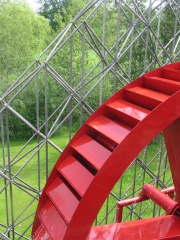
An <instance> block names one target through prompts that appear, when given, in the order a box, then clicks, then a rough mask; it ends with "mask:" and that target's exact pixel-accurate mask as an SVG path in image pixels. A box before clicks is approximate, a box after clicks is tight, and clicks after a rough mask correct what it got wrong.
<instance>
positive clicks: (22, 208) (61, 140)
mask: <svg viewBox="0 0 180 240" xmlns="http://www.w3.org/2000/svg"><path fill="white" fill-rule="evenodd" d="M51 141H52V142H54V143H55V144H56V145H57V146H59V147H60V148H61V149H64V148H65V147H66V145H67V143H68V142H69V137H68V133H66V131H65V132H64V133H63V134H62V133H61V134H60V136H55V137H53V138H52V139H51ZM24 144H25V141H15V142H11V143H10V159H11V160H12V159H13V158H14V156H16V154H17V153H18V152H19V151H20V150H21V149H22V148H23V146H24ZM36 145H37V142H36V141H35V140H33V141H31V142H30V143H29V144H28V145H27V147H26V148H25V149H24V150H22V152H21V153H19V157H18V158H15V159H14V161H13V163H14V164H13V165H12V167H11V171H12V173H14V174H17V173H18V174H17V176H18V178H20V179H22V180H23V181H24V182H26V183H27V184H29V186H32V187H33V189H31V191H29V189H27V192H29V193H30V194H32V195H33V196H37V193H36V192H35V191H36V190H38V189H42V188H43V186H44V184H45V182H46V177H45V176H46V174H47V169H46V161H47V160H48V163H49V164H48V174H49V173H50V172H51V169H52V168H53V166H54V165H55V163H56V161H57V159H58V157H59V155H60V153H59V152H58V151H57V150H55V149H54V148H53V147H52V146H51V145H50V144H48V159H46V153H47V149H46V145H45V144H44V145H42V146H41V148H40V149H39V156H40V161H38V156H37V154H35V151H36V150H37V148H34V147H35V146H36ZM33 148H34V149H33ZM32 149H33V150H32ZM30 150H32V151H30ZM29 151H30V152H29ZM158 151H159V145H158V144H155V143H151V144H150V145H149V146H148V150H145V151H143V152H142V153H141V154H140V155H139V158H140V159H141V160H142V161H143V162H144V163H146V165H147V166H148V168H149V170H150V171H151V172H153V173H154V174H155V175H157V174H159V173H160V172H161V171H159V170H162V169H164V168H165V167H166V166H165V165H166V161H164V162H163V163H162V164H161V166H159V162H160V158H161V159H163V154H164V150H163V151H161V153H159V154H157V152H158ZM28 152H29V153H28ZM25 153H26V155H25V156H24V154H25ZM33 154H34V157H32V156H33ZM160 154H161V156H160ZM5 156H6V158H5V159H6V165H7V164H8V151H7V146H6V147H5ZM21 156H22V159H21ZM31 157H32V159H31V160H30V161H29V159H30V158H31ZM1 158H2V156H1ZM151 159H154V160H153V161H152V162H151ZM38 164H39V166H38ZM19 169H22V170H21V171H19ZM38 169H40V170H38ZM0 170H3V166H2V161H1V165H0ZM38 171H40V176H41V178H40V182H39V183H38V182H37V179H38ZM7 176H9V174H8V173H7ZM169 178H170V172H169V171H167V172H166V174H164V175H162V176H161V177H160V180H161V181H162V182H166V181H168V179H169ZM150 181H151V182H152V177H150V176H149V175H148V174H144V170H143V169H142V168H141V167H140V166H139V165H138V164H137V162H135V163H133V164H131V166H130V167H129V168H128V169H127V171H126V172H125V173H124V175H123V177H122V182H120V181H119V182H118V183H117V184H116V185H115V186H114V188H113V190H112V192H113V193H114V194H115V195H116V196H118V197H120V198H122V199H126V198H131V197H133V196H134V195H133V194H134V192H135V196H138V194H139V193H140V192H141V188H142V183H143V182H144V183H147V182H150ZM133 182H135V185H134V184H132V183H133ZM6 183H8V182H5V181H4V180H3V179H2V178H1V179H0V190H1V194H0V224H4V225H5V226H7V216H8V220H9V225H11V221H12V219H11V215H12V214H11V207H13V209H14V212H13V215H14V219H17V220H16V223H17V225H16V226H15V230H16V231H17V232H20V233H22V232H23V231H24V230H25V229H27V228H28V226H29V225H30V224H31V223H32V221H33V217H34V215H32V216H30V217H29V218H28V219H26V220H25V221H24V218H25V217H26V216H28V215H30V214H33V213H34V212H35V209H36V207H37V204H38V200H35V201H32V199H33V198H32V197H31V196H30V195H29V194H28V193H26V192H25V191H23V190H21V189H20V188H19V186H21V187H22V188H23V189H25V188H26V187H27V186H25V185H24V184H23V182H21V181H20V180H19V179H17V178H14V182H12V184H11V185H8V186H7V188H6V191H5V190H4V191H2V189H3V187H4V185H5V184H6ZM152 183H153V184H154V182H152ZM16 185H18V187H17V186H16ZM38 185H39V186H38ZM121 185H122V188H121V187H120V186H121ZM27 188H28V187H27ZM33 190H34V191H33ZM6 197H7V200H8V206H7V208H6V204H5V202H6ZM11 199H12V201H11ZM116 204H117V200H116V199H115V198H114V197H113V196H109V197H108V199H107V200H106V202H105V204H104V205H103V206H102V208H101V210H100V212H99V214H98V220H97V223H100V222H102V224H107V223H111V222H113V221H115V213H116ZM27 205H29V206H28V208H27V209H26V206H27ZM146 206H147V202H146V203H142V204H138V205H136V204H134V205H132V206H130V208H132V207H133V209H135V211H136V212H142V211H143V209H144V208H145V207H146ZM153 210H154V205H153V204H151V206H150V207H149V208H148V210H147V211H146V212H145V213H144V214H143V217H149V216H151V215H152V212H153ZM107 212H109V214H108V215H107ZM20 213H23V214H22V216H21V217H19V214H20ZM123 216H124V217H125V218H126V219H127V220H131V219H136V218H137V217H136V215H132V214H131V211H130V210H129V209H127V208H124V211H123ZM102 219H103V220H102ZM1 231H2V232H4V228H3V227H2V226H1V225H0V232H1ZM30 234H31V226H30V228H29V230H28V231H27V232H26V233H25V235H26V236H27V237H30ZM11 236H12V235H11ZM15 239H18V237H17V238H15Z"/></svg>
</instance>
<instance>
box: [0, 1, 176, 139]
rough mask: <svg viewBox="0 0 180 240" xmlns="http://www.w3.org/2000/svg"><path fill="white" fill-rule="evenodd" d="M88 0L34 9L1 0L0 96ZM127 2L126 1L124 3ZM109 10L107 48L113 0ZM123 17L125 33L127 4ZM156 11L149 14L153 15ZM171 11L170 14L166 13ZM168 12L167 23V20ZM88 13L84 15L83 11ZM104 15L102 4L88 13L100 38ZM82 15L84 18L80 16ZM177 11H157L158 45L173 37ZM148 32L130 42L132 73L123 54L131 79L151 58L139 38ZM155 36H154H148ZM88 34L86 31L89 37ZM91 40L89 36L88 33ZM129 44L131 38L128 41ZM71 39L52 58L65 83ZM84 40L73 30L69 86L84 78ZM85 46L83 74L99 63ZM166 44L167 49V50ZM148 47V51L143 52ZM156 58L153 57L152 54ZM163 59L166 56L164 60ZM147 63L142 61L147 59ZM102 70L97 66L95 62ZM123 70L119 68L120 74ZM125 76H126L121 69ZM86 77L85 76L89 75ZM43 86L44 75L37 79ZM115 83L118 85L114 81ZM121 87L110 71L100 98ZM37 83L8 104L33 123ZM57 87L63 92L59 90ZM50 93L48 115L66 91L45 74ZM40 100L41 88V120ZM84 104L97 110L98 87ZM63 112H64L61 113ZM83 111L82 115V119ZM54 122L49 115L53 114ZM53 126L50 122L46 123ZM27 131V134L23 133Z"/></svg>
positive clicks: (112, 34)
mask: <svg viewBox="0 0 180 240" xmlns="http://www.w3.org/2000/svg"><path fill="white" fill-rule="evenodd" d="M87 2H88V1H87V0H73V1H72V0H59V1H52V0H46V1H45V0H39V4H40V8H39V10H38V13H36V12H34V11H33V10H32V9H31V8H30V7H29V6H28V4H27V3H26V1H25V0H14V1H12V0H8V1H7V0H0V23H1V24H0V95H2V93H4V92H5V90H7V89H8V87H9V86H11V85H12V84H13V82H14V81H15V80H16V79H17V78H18V77H19V76H20V74H21V73H22V72H23V71H24V70H25V69H26V68H27V66H29V65H30V64H31V62H32V61H33V60H34V59H36V58H37V57H38V56H39V54H40V53H41V52H42V51H43V50H44V49H45V48H46V46H47V45H48V44H49V43H50V42H51V41H52V39H54V37H55V36H57V34H58V33H59V32H60V31H61V30H62V29H63V28H64V27H65V26H66V25H67V24H68V23H69V22H70V21H71V20H72V19H73V18H74V17H75V16H76V15H77V13H79V11H80V10H81V9H82V8H83V6H85V5H86V4H87ZM126 2H127V6H128V4H131V3H128V1H126ZM137 4H138V5H139V6H140V7H141V8H142V9H145V8H146V1H137ZM107 5H108V7H107V13H106V34H105V44H106V47H107V49H110V48H112V46H113V44H114V43H115V39H116V29H115V27H114V26H116V21H117V11H116V5H115V4H114V1H112V0H109V1H107ZM127 14H128V19H129V21H127V16H125V15H123V13H122V14H121V22H120V24H121V26H120V28H121V30H120V33H122V34H123V31H124V30H125V29H128V28H129V27H130V26H131V24H132V22H131V19H132V17H133V16H132V12H131V11H130V9H128V8H127ZM153 14H155V12H154V13H152V16H153ZM170 15H171V16H170ZM167 16H168V22H167ZM85 17H86V16H85ZM102 19H103V6H102V7H100V8H99V9H98V11H97V13H96V14H94V15H93V17H92V18H89V20H88V25H89V26H90V27H92V26H93V30H94V32H95V34H96V36H97V37H99V39H101V37H102V28H100V27H99V26H100V25H102V24H101V22H102ZM80 20H82V19H80ZM174 22H175V15H173V11H172V9H171V6H170V5H169V7H167V8H166V10H165V11H164V12H163V13H162V15H161V31H160V35H159V41H160V42H161V43H162V45H164V46H165V45H166V44H167V43H168V41H169V39H170V38H171V37H172V36H173V31H174ZM153 24H154V27H155V28H157V24H158V23H157V20H155V21H154V22H153ZM143 28H144V25H143V24H142V23H139V25H138V29H137V32H134V34H135V35H136V34H138V32H140V31H141V29H143ZM146 34H147V33H146V31H145V32H144V35H143V36H142V38H139V40H137V41H136V44H134V45H133V46H132V49H131V51H132V52H133V58H132V66H133V68H132V69H131V72H129V70H128V67H129V54H130V52H129V51H128V52H127V54H124V55H123V57H122V58H121V66H122V67H123V70H124V72H129V76H131V79H135V78H136V77H138V76H139V75H140V74H141V73H142V72H143V70H144V66H145V63H144V62H143V59H144V56H145V54H147V63H148V61H149V62H151V60H152V52H154V50H155V46H153V45H152V46H149V48H148V50H147V49H145V48H144V47H142V46H143V45H144V42H143V39H147V36H146ZM150 37H152V38H153V37H154V36H149V38H150ZM87 38H88V36H87ZM88 40H89V41H90V43H91V42H92V39H90V38H88ZM123 41H124V39H123V38H122V40H121V41H120V42H119V43H118V44H119V46H118V47H119V48H120V46H121V45H122V44H123ZM95 42H96V44H97V46H98V45H99V44H100V42H98V40H97V39H96V40H95ZM130 43H131V39H129V42H128V43H127V44H130ZM68 44H69V43H67V44H66V45H65V46H64V47H63V52H62V51H61V52H60V53H59V54H57V56H55V57H54V58H53V59H52V60H51V63H50V64H51V66H53V68H54V69H56V71H57V72H60V73H61V76H63V79H65V80H66V81H68V82H69V71H70V70H69V65H70V64H69V62H70V54H69V45H68ZM81 45H82V39H81V37H80V34H78V33H77V34H75V35H74V37H73V54H74V57H73V66H72V68H73V76H72V79H73V82H72V85H73V88H75V87H77V86H78V84H79V83H80V82H81V79H82V46H81ZM85 48H86V50H85V56H84V61H85V66H86V68H85V70H84V75H86V74H87V73H89V72H90V70H91V69H92V68H93V67H94V66H95V64H97V63H98V61H99V60H100V58H99V56H98V55H97V54H96V53H95V51H93V50H92V49H90V48H88V47H86V46H85ZM168 49H169V50H168ZM115 51H116V48H115V47H114V49H113V50H112V51H111V54H112V55H113V56H114V55H115V54H116V52H115ZM145 51H147V52H145ZM168 51H171V46H169V48H167V50H166V52H168ZM153 57H155V56H153ZM163 58H164V59H163ZM166 58H167V54H164V55H162V56H161V60H162V62H165V61H166ZM108 60H109V61H111V57H110V56H107V57H106V62H107V63H108ZM147 63H146V64H147ZM99 69H100V67H99ZM99 69H98V68H96V69H95V71H94V72H93V74H94V76H95V75H96V74H97V73H98V72H99V71H100V70H99ZM122 75H123V73H122ZM123 77H127V76H126V74H124V76H123ZM97 79H98V78H95V79H94V81H92V82H91V83H90V84H88V85H87V86H86V87H85V88H84V92H85V93H87V92H88V91H89V89H91V87H92V85H93V84H94V83H95V81H97ZM87 81H88V79H87ZM39 84H40V85H42V87H41V88H39V89H43V88H44V85H43V80H42V81H41V80H40V82H39ZM115 85H116V86H115ZM120 87H122V86H121V85H118V83H116V84H115V80H114V76H113V74H110V73H109V74H107V76H106V77H105V79H104V85H103V88H104V89H105V91H103V99H102V100H101V101H104V100H105V99H107V98H108V97H109V96H110V95H111V94H112V93H113V92H114V91H116V89H118V88H120ZM35 92H36V86H35V84H30V85H29V87H27V88H26V90H25V91H23V93H22V94H21V95H19V96H18V98H16V100H15V101H13V103H12V106H13V108H14V109H17V110H18V112H19V113H20V114H21V115H23V116H26V118H27V119H28V121H30V122H31V124H32V125H35V124H36V119H35V118H34V114H32V113H34V112H35V108H36V99H35V97H34V96H35ZM60 92H61V93H60ZM48 94H49V96H50V97H49V99H50V102H49V103H48V112H49V114H50V113H52V112H53V110H54V108H55V106H58V105H59V103H61V102H62V101H63V99H64V97H65V93H64V92H63V91H61V90H60V89H59V88H57V86H56V85H55V84H53V80H52V79H51V78H49V80H48ZM44 99H45V92H44V91H43V90H40V92H39V104H40V106H39V107H40V109H41V111H40V119H42V121H43V119H44V115H45V111H44V110H43V109H44ZM87 103H89V104H90V106H91V108H92V109H96V108H97V107H98V106H99V104H100V100H99V88H98V87H96V88H95V89H94V90H93V92H92V93H91V94H90V95H89V97H87ZM65 114H66V112H65ZM79 114H80V113H79V111H77V112H76V113H75V114H74V119H73V123H74V126H75V127H77V126H76V125H78V124H77V122H79ZM86 117H87V116H84V119H85V118H86ZM52 122H53V119H52ZM9 125H10V136H11V138H13V139H22V138H28V137H29V136H30V135H31V132H30V130H29V129H28V128H27V127H25V126H23V125H22V123H21V122H20V121H19V120H15V119H14V116H13V115H10V116H9ZM50 125H52V123H50ZM24 132H26V135H25V134H24Z"/></svg>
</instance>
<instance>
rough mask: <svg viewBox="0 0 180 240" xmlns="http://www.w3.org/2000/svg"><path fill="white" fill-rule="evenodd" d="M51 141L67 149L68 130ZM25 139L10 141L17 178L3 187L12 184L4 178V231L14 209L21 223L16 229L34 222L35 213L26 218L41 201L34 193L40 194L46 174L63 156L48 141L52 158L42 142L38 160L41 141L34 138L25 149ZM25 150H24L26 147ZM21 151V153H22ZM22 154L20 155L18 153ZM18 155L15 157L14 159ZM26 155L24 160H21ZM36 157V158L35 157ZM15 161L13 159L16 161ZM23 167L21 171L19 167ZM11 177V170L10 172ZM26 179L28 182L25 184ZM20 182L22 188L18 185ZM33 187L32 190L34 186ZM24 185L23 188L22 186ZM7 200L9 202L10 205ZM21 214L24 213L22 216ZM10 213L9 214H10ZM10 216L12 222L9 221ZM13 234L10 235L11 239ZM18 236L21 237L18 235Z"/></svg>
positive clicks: (0, 215)
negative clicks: (38, 191)
mask: <svg viewBox="0 0 180 240" xmlns="http://www.w3.org/2000/svg"><path fill="white" fill-rule="evenodd" d="M41 140H42V139H41ZM51 141H52V142H53V143H55V144H56V145H57V146H58V147H59V148H61V149H64V148H65V147H66V145H67V143H68V142H69V136H68V133H66V132H64V133H63V134H60V136H56V137H53V138H51ZM25 143H26V142H25V141H14V142H10V153H9V155H10V159H11V163H12V165H11V173H12V174H14V175H17V177H14V179H13V181H12V184H9V185H7V187H6V189H5V190H3V188H4V186H5V185H6V184H8V181H4V179H3V178H1V179H0V191H1V192H0V232H4V228H3V227H2V225H5V226H7V225H11V222H12V217H11V216H12V208H13V216H14V219H16V223H17V226H15V230H16V231H17V232H20V233H22V232H23V231H24V230H25V229H27V228H28V226H29V225H30V224H31V222H32V221H33V218H34V216H33V215H32V216H31V217H29V218H28V219H27V220H25V221H24V220H23V219H24V218H25V217H26V216H29V215H31V214H32V213H34V212H35V209H36V207H37V203H38V201H37V200H33V198H32V197H31V195H33V196H36V197H37V190H39V189H42V188H43V186H44V185H45V182H46V177H45V176H46V175H47V174H48V175H49V173H50V172H51V170H52V168H53V167H54V165H55V163H56V161H57V159H58V157H59V156H60V153H59V151H57V150H55V149H54V148H53V147H52V146H51V145H50V144H48V159H46V144H44V145H42V146H41V148H40V149H39V153H38V154H39V156H40V159H39V160H38V154H37V153H36V151H37V147H35V146H37V141H36V140H33V141H31V142H30V143H29V144H28V145H27V146H26V148H25V149H23V146H24V144H25ZM33 148H34V149H33ZM22 149H23V150H22ZM4 151H5V165H8V148H7V145H6V144H5V148H4ZM20 151H21V153H19V152H20ZM18 153H19V154H18ZM17 154H18V157H16V158H15V159H14V160H13V158H14V157H15V156H16V155H17ZM21 158H22V159H21ZM31 158H32V159H31ZM30 159H31V160H30ZM12 160H13V161H12ZM46 161H48V172H47V168H46ZM3 165H4V164H3V157H2V155H1V161H0V170H1V171H3V170H4V167H3ZM19 169H21V170H19ZM38 171H39V172H40V176H41V178H40V181H39V183H38V181H37V179H38ZM6 175H7V177H9V173H8V172H7V173H6ZM24 182H25V183H26V184H24ZM17 185H18V187H17ZM38 185H39V186H38ZM31 186H32V187H33V188H32V189H31V190H29V188H30V187H31ZM20 188H22V189H23V190H22V189H20ZM6 199H7V201H8V205H7V206H6ZM27 205H29V206H28V208H27V209H26V207H27ZM21 213H23V214H22V216H19V215H20V214H21ZM7 216H8V217H7ZM7 219H8V221H9V223H7ZM30 234H31V230H30V229H29V230H28V231H27V233H26V236H28V237H30ZM11 237H12V235H11V236H10V238H11ZM15 239H18V237H17V238H15Z"/></svg>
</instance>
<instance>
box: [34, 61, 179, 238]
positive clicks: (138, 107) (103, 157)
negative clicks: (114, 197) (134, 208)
mask: <svg viewBox="0 0 180 240" xmlns="http://www.w3.org/2000/svg"><path fill="white" fill-rule="evenodd" d="M149 78H150V79H149ZM147 79H148V81H147ZM162 79H163V80H162ZM179 80H180V62H178V63H174V64H171V65H168V66H165V67H161V68H159V69H156V70H154V71H152V72H150V73H147V74H145V75H144V76H141V77H140V78H138V79H137V80H135V81H134V82H132V83H130V84H128V85H127V86H126V87H124V88H123V89H121V90H120V91H118V92H117V93H116V94H115V95H113V96H112V97H111V98H110V99H108V100H107V101H106V102H105V103H104V104H103V105H102V106H101V107H100V108H99V109H97V111H96V112H95V113H94V114H93V115H92V116H91V117H90V118H89V119H88V120H87V121H86V122H85V124H84V125H83V126H82V127H81V128H80V130H79V131H78V132H77V133H76V135H75V136H74V137H73V139H72V140H71V141H70V143H69V144H68V146H67V147H66V149H65V150H64V152H63V153H62V155H61V156H60V158H59V159H58V161H57V163H56V165H55V167H54V169H53V171H52V173H51V175H50V177H49V179H48V181H47V184H46V186H45V188H44V191H43V193H42V196H41V199H40V202H39V205H38V208H37V212H36V216H35V221H34V225H33V230H32V238H33V239H38V240H39V239H53V240H59V239H63V240H71V239H73V240H85V239H86V238H87V236H88V233H89V231H90V229H91V226H92V224H93V221H94V219H95V217H96V215H97V213H98V212H99V209H100V208H101V206H102V204H103V202H104V200H105V199H106V197H107V196H108V194H109V192H110V191H111V189H112V187H113V186H114V185H115V183H116V182H117V181H118V179H119V178H120V177H121V175H122V174H123V173H124V171H125V170H126V169H127V167H128V166H129V165H130V164H131V163H132V161H133V159H135V157H136V156H137V155H138V154H139V152H140V151H142V149H143V148H144V147H145V146H146V145H147V144H148V143H149V142H150V141H151V140H152V139H153V138H154V137H155V136H156V135H157V134H158V133H159V132H161V131H163V130H164V132H165V138H166V144H167V150H168V154H169V159H170V165H171V171H172V176H173V180H174V184H175V191H176V193H177V200H178V203H180V186H179V185H180V176H179V170H180V161H179V159H180V150H179V149H180V148H179V146H178V142H180V141H179V140H180V139H179V138H180V133H179V130H180V129H179V128H180V127H179V126H180V124H178V121H179V120H177V119H178V118H179V117H180V105H179V102H180V91H179V83H177V84H176V83H174V81H177V82H178V81H179ZM155 81H157V85H156V84H155V83H154V82H155ZM147 82H148V83H147ZM157 86H158V87H157ZM171 86H172V88H171ZM168 89H170V90H168ZM123 104H124V105H126V106H127V108H126V107H123ZM176 122H177V123H176ZM117 133H118V134H117ZM174 134H175V136H174ZM173 138H174V140H172V139H173ZM175 141H177V143H175ZM134 143H136V144H134ZM73 166H75V167H73ZM58 184H59V185H60V186H58ZM59 191H61V192H59ZM56 194H57V196H58V198H57V197H56ZM61 195H63V196H61ZM69 198H70V199H69ZM66 199H68V201H67V205H66V204H65V203H62V201H66ZM71 201H72V206H71V207H70V209H71V210H67V207H68V206H69V204H70V203H71ZM70 211H72V213H70ZM168 219H171V221H170V220H168V221H170V223H171V224H170V225H171V226H172V225H173V224H172V221H175V223H177V222H178V220H177V221H176V220H175V218H168ZM172 219H173V220H172ZM53 221H54V224H53ZM151 221H154V220H153V219H151V220H149V222H147V225H144V229H145V230H146V231H147V230H148V228H149V224H150V222H151ZM138 224H140V223H139V222H138V223H135V225H136V227H137V225H138ZM126 227H127V225H126ZM136 227H132V229H133V231H135V232H136V234H138V233H137V231H138V230H137V231H136V229H138V228H136ZM140 228H141V227H140V226H139V229H140ZM112 229H113V226H112ZM114 229H115V227H114ZM145 230H144V231H145ZM174 233H175V231H174ZM106 234H107V233H106ZM152 236H153V235H152ZM45 237H47V238H45ZM162 237H163V236H162ZM165 237H166V235H164V239H165ZM168 237H169V236H168ZM171 237H175V234H174V235H173V236H171ZM106 239H110V238H108V237H107V238H106ZM122 239H124V238H122ZM134 239H138V238H134ZM146 239H147V238H146ZM149 239H150V238H149ZM162 239H163V238H162Z"/></svg>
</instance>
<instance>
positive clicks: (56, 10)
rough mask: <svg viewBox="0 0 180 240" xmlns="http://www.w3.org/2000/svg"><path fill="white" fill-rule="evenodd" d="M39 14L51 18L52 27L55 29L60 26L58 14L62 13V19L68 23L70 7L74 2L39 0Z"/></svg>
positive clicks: (70, 0) (66, 0) (67, 0)
mask: <svg viewBox="0 0 180 240" xmlns="http://www.w3.org/2000/svg"><path fill="white" fill-rule="evenodd" d="M38 2H39V4H40V8H39V14H40V15H41V16H43V17H45V18H46V19H48V20H49V22H50V25H51V27H52V29H54V30H55V31H56V30H57V29H58V27H59V22H58V20H57V18H56V14H60V15H61V17H62V21H63V22H64V23H67V18H68V15H69V14H68V9H69V6H71V4H72V2H73V1H72V0H56V1H54V0H39V1H38Z"/></svg>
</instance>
